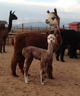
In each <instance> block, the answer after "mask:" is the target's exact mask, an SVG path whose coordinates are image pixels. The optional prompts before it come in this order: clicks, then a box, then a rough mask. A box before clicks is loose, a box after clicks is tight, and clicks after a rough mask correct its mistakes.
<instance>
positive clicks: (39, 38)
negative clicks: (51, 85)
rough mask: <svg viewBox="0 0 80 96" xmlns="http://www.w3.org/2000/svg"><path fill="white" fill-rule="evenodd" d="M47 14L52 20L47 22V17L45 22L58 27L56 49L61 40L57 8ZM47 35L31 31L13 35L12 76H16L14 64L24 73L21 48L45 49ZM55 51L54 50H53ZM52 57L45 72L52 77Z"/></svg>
mask: <svg viewBox="0 0 80 96" xmlns="http://www.w3.org/2000/svg"><path fill="white" fill-rule="evenodd" d="M48 15H51V18H52V21H53V22H50V21H49V22H48V18H47V20H46V21H47V22H46V23H47V24H50V23H51V25H52V26H54V27H58V33H57V34H56V33H55V36H56V39H57V40H56V42H55V45H54V46H55V49H57V48H58V47H59V46H60V42H61V36H60V32H59V17H58V15H57V10H56V9H54V12H51V13H50V12H49V11H48ZM47 36H48V34H40V33H33V32H29V33H21V34H17V35H15V36H14V38H13V40H12V43H13V45H14V53H13V56H12V60H11V71H12V75H13V76H17V74H16V65H17V64H18V65H19V67H20V69H21V72H22V73H24V71H23V65H24V56H23V55H22V49H23V48H24V47H27V46H36V47H39V48H43V49H47ZM58 37H59V38H60V39H59V40H60V42H59V43H58ZM54 51H55V50H54ZM52 69H53V68H52V59H51V60H50V61H49V64H48V69H47V74H48V77H49V78H51V79H52V78H53V75H52Z"/></svg>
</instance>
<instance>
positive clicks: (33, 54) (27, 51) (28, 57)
mask: <svg viewBox="0 0 80 96" xmlns="http://www.w3.org/2000/svg"><path fill="white" fill-rule="evenodd" d="M55 38H56V37H55V36H54V35H53V34H50V35H49V36H48V37H47V42H48V49H47V50H45V49H42V48H38V47H34V46H29V47H25V48H23V50H22V54H23V56H24V57H25V61H24V79H25V83H28V81H29V80H28V70H29V67H30V65H31V63H32V61H33V58H35V59H37V60H40V62H41V63H40V68H41V69H40V77H41V84H42V85H44V83H45V74H46V72H47V67H48V62H49V61H50V60H52V57H53V44H54V42H55Z"/></svg>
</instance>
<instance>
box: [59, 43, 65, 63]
mask: <svg viewBox="0 0 80 96" xmlns="http://www.w3.org/2000/svg"><path fill="white" fill-rule="evenodd" d="M65 48H66V45H65V44H64V43H63V44H62V46H61V58H60V59H61V61H62V62H65V61H64V53H65Z"/></svg>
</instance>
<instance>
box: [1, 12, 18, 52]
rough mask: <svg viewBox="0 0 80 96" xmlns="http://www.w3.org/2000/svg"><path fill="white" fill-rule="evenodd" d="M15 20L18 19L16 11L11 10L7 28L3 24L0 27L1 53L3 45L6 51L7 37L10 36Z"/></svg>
mask: <svg viewBox="0 0 80 96" xmlns="http://www.w3.org/2000/svg"><path fill="white" fill-rule="evenodd" d="M13 20H17V16H16V15H15V14H14V12H13V13H12V11H10V15H9V25H8V27H7V28H6V27H2V26H1V27H0V52H1V53H2V47H3V52H4V53H5V44H6V38H7V36H8V33H9V32H10V30H11V27H12V21H13Z"/></svg>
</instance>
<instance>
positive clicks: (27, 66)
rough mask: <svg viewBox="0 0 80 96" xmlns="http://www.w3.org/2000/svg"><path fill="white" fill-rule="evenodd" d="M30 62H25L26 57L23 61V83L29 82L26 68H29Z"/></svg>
mask: <svg viewBox="0 0 80 96" xmlns="http://www.w3.org/2000/svg"><path fill="white" fill-rule="evenodd" d="M31 62H32V61H31ZM31 62H27V60H26V59H25V61H24V79H25V83H28V82H29V79H28V70H29V67H30V65H31Z"/></svg>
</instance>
